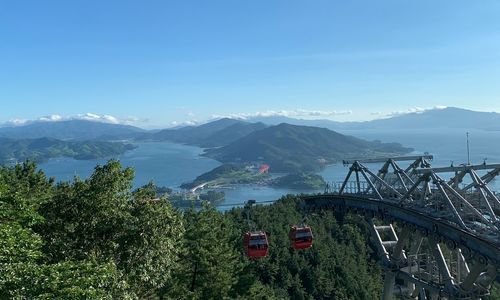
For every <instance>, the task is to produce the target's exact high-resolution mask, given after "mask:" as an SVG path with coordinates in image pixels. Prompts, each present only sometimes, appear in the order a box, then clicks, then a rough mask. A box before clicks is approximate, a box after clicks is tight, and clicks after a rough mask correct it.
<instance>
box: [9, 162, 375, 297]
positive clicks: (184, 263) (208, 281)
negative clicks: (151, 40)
mask: <svg viewBox="0 0 500 300" xmlns="http://www.w3.org/2000/svg"><path fill="white" fill-rule="evenodd" d="M133 176H134V172H133V170H132V169H129V168H122V166H121V165H120V163H119V162H117V161H113V160H112V161H109V162H108V163H107V164H105V165H103V166H97V167H96V168H95V171H94V173H93V174H92V175H91V176H90V177H89V178H88V179H86V180H82V179H79V178H75V179H74V180H73V181H71V182H61V183H57V184H55V183H54V182H53V180H52V179H49V178H46V176H45V175H44V174H43V172H40V171H37V168H36V165H34V164H32V163H25V164H22V165H17V166H14V167H9V168H6V167H4V168H0V220H1V223H0V299H3V298H28V299H57V298H71V299H138V298H140V299H142V298H158V297H162V298H165V299H288V298H290V299H375V298H378V297H379V296H380V292H381V281H382V280H381V279H382V272H381V268H380V267H378V265H377V264H376V263H375V261H373V259H372V250H371V248H370V246H369V243H368V239H367V234H366V231H365V229H364V228H363V226H362V224H363V222H362V220H360V219H357V218H356V217H347V218H345V220H344V221H343V222H342V223H339V222H338V221H337V219H336V218H335V216H334V215H333V214H332V213H331V212H327V211H325V212H321V213H317V214H313V215H310V216H308V221H307V222H308V224H309V225H311V226H312V228H313V230H314V235H315V240H314V246H313V247H312V248H311V249H308V250H303V251H295V250H293V249H292V248H291V246H290V241H289V239H288V230H289V226H290V225H294V224H297V223H299V222H300V221H301V219H302V217H303V215H302V212H301V210H300V209H299V208H298V207H297V203H298V201H297V199H298V198H297V197H296V196H291V195H290V196H287V197H283V198H282V199H281V200H279V201H277V202H276V203H274V204H272V205H269V206H257V207H255V208H254V209H253V211H252V215H253V220H254V221H255V223H256V226H257V228H258V229H263V230H266V231H267V232H268V233H269V241H270V252H269V253H270V255H269V257H268V258H264V259H260V260H255V261H251V260H249V259H248V258H247V257H246V256H245V254H244V249H243V244H242V235H243V233H244V232H245V231H247V230H249V228H248V227H247V224H246V222H245V219H244V215H243V210H242V209H241V208H235V209H232V210H230V211H228V212H225V213H222V212H220V211H217V210H216V209H215V208H214V207H213V206H210V205H208V204H205V205H204V206H203V207H202V208H201V209H194V208H193V209H188V210H185V211H179V210H176V209H175V208H173V207H172V206H171V204H170V203H169V201H168V199H166V198H157V188H156V187H155V186H154V184H152V183H150V184H148V185H146V186H144V187H141V188H139V189H136V190H132V180H133Z"/></svg>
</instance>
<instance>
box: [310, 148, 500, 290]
mask: <svg viewBox="0 0 500 300" xmlns="http://www.w3.org/2000/svg"><path fill="white" fill-rule="evenodd" d="M432 158H433V157H432V156H431V155H422V156H406V157H394V158H387V159H367V160H354V161H344V164H345V165H346V166H349V171H348V174H347V176H346V178H345V180H344V181H343V182H342V183H338V184H329V185H327V188H326V189H325V193H323V194H318V195H308V196H304V197H303V201H304V204H305V207H306V208H307V209H308V210H321V209H333V210H336V211H337V212H339V213H341V214H342V213H348V212H351V213H357V214H361V215H363V216H364V217H365V219H366V221H367V222H368V224H369V228H370V231H371V236H372V238H373V241H374V243H375V245H376V248H377V252H378V255H379V257H380V261H381V263H382V265H383V267H384V270H385V279H384V290H383V295H382V299H384V300H386V299H392V298H393V296H394V295H398V296H399V297H401V298H404V299H481V298H484V297H485V296H487V295H489V289H490V286H491V284H492V282H493V281H494V280H496V279H497V276H498V274H499V272H498V270H499V267H500V230H499V228H500V202H499V196H498V195H497V194H496V193H495V192H494V191H493V190H491V189H490V188H489V186H488V183H490V182H491V181H492V180H493V179H495V177H496V176H498V174H499V173H500V164H486V162H485V163H483V164H479V165H470V164H467V165H461V166H456V167H455V166H449V167H442V168H433V167H432V166H431V161H432ZM371 163H377V164H378V165H379V166H380V165H382V167H381V168H380V169H379V170H378V171H372V170H370V169H369V168H368V167H367V166H365V164H371ZM403 164H405V165H406V167H401V165H403ZM478 171H480V172H483V173H485V174H484V175H483V176H480V175H479V174H478ZM443 173H448V174H449V173H451V174H453V176H451V178H450V179H445V177H444V176H443ZM464 180H467V181H466V182H468V184H463V182H464Z"/></svg>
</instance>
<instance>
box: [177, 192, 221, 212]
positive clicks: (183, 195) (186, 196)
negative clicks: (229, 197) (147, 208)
mask: <svg viewBox="0 0 500 300" xmlns="http://www.w3.org/2000/svg"><path fill="white" fill-rule="evenodd" d="M225 197H226V194H225V193H224V192H223V191H216V190H210V191H207V192H205V193H200V194H197V193H189V192H175V193H172V194H170V195H168V200H169V201H170V203H172V205H173V206H175V207H181V208H186V207H201V205H202V203H203V202H209V203H210V204H212V205H217V204H219V203H221V202H223V201H224V199H225Z"/></svg>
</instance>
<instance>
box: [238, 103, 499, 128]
mask: <svg viewBox="0 0 500 300" xmlns="http://www.w3.org/2000/svg"><path fill="white" fill-rule="evenodd" d="M247 121H249V122H262V123H264V124H268V125H277V124H280V123H288V124H293V125H306V126H316V127H324V128H328V129H331V130H350V129H358V130H361V129H384V130H386V129H387V130H390V129H429V128H436V129H464V130H471V129H481V130H500V114H499V113H496V112H480V111H472V110H467V109H462V108H457V107H446V108H442V109H429V110H425V111H422V112H413V113H406V114H400V115H395V116H392V117H389V118H383V119H376V120H372V121H363V122H337V121H332V120H318V119H316V120H305V119H296V118H289V117H285V116H269V117H252V118H248V119H247Z"/></svg>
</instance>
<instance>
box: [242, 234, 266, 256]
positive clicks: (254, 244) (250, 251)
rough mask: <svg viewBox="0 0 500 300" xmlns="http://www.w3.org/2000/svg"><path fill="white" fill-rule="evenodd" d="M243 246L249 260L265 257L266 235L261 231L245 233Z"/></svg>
mask: <svg viewBox="0 0 500 300" xmlns="http://www.w3.org/2000/svg"><path fill="white" fill-rule="evenodd" d="M243 244H244V246H245V250H246V253H247V256H248V257H249V258H260V257H266V256H267V253H268V251H269V242H268V241H267V235H266V233H265V232H263V231H256V232H247V233H245V235H244V239H243Z"/></svg>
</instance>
